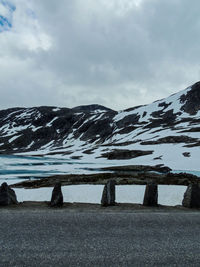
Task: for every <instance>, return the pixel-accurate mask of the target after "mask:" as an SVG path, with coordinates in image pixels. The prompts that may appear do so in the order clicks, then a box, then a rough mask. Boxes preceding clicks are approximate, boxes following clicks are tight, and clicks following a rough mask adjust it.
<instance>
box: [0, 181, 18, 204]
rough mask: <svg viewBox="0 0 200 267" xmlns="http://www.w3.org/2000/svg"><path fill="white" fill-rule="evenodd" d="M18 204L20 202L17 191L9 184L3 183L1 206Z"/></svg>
mask: <svg viewBox="0 0 200 267" xmlns="http://www.w3.org/2000/svg"><path fill="white" fill-rule="evenodd" d="M17 203H18V201H17V197H16V194H15V191H14V190H13V189H12V188H10V186H8V185H7V183H3V184H2V185H1V187H0V206H7V205H11V204H17Z"/></svg>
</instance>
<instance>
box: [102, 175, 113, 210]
mask: <svg viewBox="0 0 200 267" xmlns="http://www.w3.org/2000/svg"><path fill="white" fill-rule="evenodd" d="M115 184H116V182H115V180H109V181H108V182H107V184H106V185H105V186H104V189H103V194H102V199H101V205H102V206H105V207H106V206H114V205H115Z"/></svg>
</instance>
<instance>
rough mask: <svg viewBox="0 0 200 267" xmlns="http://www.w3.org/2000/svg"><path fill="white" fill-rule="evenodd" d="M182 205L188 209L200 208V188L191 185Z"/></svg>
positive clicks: (196, 185) (197, 185)
mask: <svg viewBox="0 0 200 267" xmlns="http://www.w3.org/2000/svg"><path fill="white" fill-rule="evenodd" d="M182 205H183V206H184V207H186V208H200V186H199V184H190V185H188V187H187V190H186V192H185V194H184V197H183V201H182Z"/></svg>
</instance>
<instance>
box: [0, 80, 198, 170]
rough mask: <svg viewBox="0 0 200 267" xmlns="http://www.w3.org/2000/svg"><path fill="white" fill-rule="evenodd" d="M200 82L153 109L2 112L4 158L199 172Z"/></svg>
mask: <svg viewBox="0 0 200 267" xmlns="http://www.w3.org/2000/svg"><path fill="white" fill-rule="evenodd" d="M199 147H200V82H198V83H195V84H194V85H192V86H191V87H188V88H186V89H185V90H183V91H180V92H178V93H177V94H174V95H171V96H170V97H168V98H165V99H162V100H159V101H155V102H153V103H152V104H149V105H144V106H138V107H134V108H130V109H127V110H123V111H119V112H116V111H114V110H111V109H109V108H106V107H103V106H100V105H88V106H79V107H75V108H72V109H69V108H57V107H34V108H12V109H7V110H1V111H0V153H1V154H10V153H26V154H32V155H33V154H40V155H42V154H45V155H55V154H57V155H58V154H60V155H62V156H65V157H68V158H71V159H82V160H87V161H94V159H95V160H96V161H98V162H101V161H107V162H113V163H115V162H120V164H122V163H123V164H125V165H128V164H129V165H130V164H144V165H145V164H149V165H156V164H165V165H167V166H169V167H171V168H173V169H193V170H198V169H200V167H199V156H200V150H199Z"/></svg>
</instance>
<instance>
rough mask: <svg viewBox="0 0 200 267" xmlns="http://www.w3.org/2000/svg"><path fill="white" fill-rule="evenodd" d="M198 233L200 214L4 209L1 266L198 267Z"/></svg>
mask: <svg viewBox="0 0 200 267" xmlns="http://www.w3.org/2000/svg"><path fill="white" fill-rule="evenodd" d="M108 209H109V208H108ZM199 230H200V211H188V210H178V211H176V210H172V211H171V210H167V211H162V210H159V209H155V210H152V209H149V210H134V209H133V210H131V209H130V210H129V209H126V210H123V211H120V210H117V209H116V208H115V209H110V210H109V211H108V210H106V209H105V208H104V209H103V208H102V209H90V208H85V209H84V210H82V209H81V207H80V208H69V209H67V208H63V209H50V208H47V207H43V208H37V207H29V208H28V207H26V208H1V209H0V249H1V250H0V266H2V267H6V266H12V267H13V266H20V267H22V266H28V267H31V266H48V267H49V266H70V267H71V266H109V267H110V266H181V267H183V266H200V231H199Z"/></svg>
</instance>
